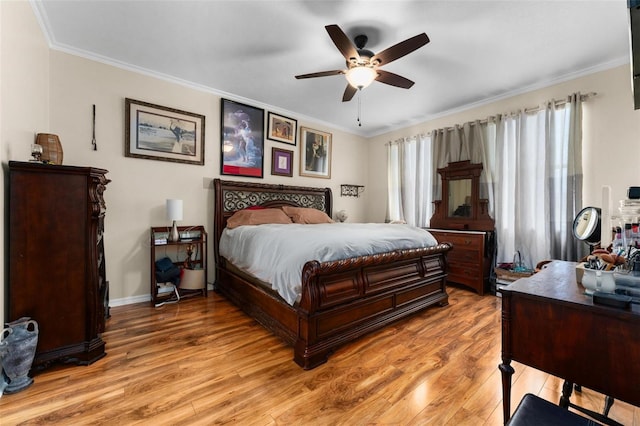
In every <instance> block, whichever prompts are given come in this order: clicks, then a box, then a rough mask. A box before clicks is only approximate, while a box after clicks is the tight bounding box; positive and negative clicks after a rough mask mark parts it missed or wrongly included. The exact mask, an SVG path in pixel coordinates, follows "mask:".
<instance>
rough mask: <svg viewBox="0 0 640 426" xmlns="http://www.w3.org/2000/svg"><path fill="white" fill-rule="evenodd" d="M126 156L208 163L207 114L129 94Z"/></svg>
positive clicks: (126, 118)
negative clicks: (144, 99)
mask: <svg viewBox="0 0 640 426" xmlns="http://www.w3.org/2000/svg"><path fill="white" fill-rule="evenodd" d="M124 143H125V149H124V155H125V157H134V158H145V159H148V160H160V161H172V162H175V163H187V164H198V165H200V166H202V165H204V115H200V114H194V113H192V112H187V111H181V110H179V109H174V108H167V107H163V106H160V105H154V104H150V103H148V102H142V101H136V100H134V99H129V98H125V138H124Z"/></svg>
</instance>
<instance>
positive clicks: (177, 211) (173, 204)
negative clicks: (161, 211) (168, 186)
mask: <svg viewBox="0 0 640 426" xmlns="http://www.w3.org/2000/svg"><path fill="white" fill-rule="evenodd" d="M167 220H170V221H172V222H173V225H172V226H171V232H169V236H168V238H167V240H168V241H172V242H175V241H178V240H180V234H179V233H178V226H177V225H176V221H178V220H182V200H172V199H167Z"/></svg>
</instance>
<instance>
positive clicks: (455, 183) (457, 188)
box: [448, 179, 472, 217]
mask: <svg viewBox="0 0 640 426" xmlns="http://www.w3.org/2000/svg"><path fill="white" fill-rule="evenodd" d="M448 213H449V214H448V216H449V217H471V214H472V211H471V179H456V180H451V181H450V182H449V209H448Z"/></svg>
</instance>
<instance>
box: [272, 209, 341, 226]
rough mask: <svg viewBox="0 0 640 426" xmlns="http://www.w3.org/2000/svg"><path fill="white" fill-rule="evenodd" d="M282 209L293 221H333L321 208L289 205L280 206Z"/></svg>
mask: <svg viewBox="0 0 640 426" xmlns="http://www.w3.org/2000/svg"><path fill="white" fill-rule="evenodd" d="M282 210H284V212H285V213H286V214H287V216H289V217H290V218H291V220H293V222H294V223H333V219H331V218H330V217H329V216H327V214H326V213H325V212H323V211H322V210H318V209H311V208H305V207H289V206H282Z"/></svg>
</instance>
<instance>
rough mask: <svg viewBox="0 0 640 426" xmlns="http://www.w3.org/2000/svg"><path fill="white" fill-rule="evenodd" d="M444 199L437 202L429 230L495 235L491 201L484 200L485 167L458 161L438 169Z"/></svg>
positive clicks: (467, 161) (435, 201) (434, 202)
mask: <svg viewBox="0 0 640 426" xmlns="http://www.w3.org/2000/svg"><path fill="white" fill-rule="evenodd" d="M438 174H439V175H440V176H441V179H440V182H441V184H442V199H441V200H434V201H433V206H434V212H433V216H431V221H430V223H429V226H430V227H431V228H434V229H436V228H441V229H461V230H470V231H493V230H494V229H495V223H494V221H493V219H492V218H491V216H489V213H488V205H489V200H487V199H484V198H480V175H481V174H482V164H479V163H471V162H470V161H469V160H464V161H454V162H451V163H449V164H448V165H447V166H446V167H442V168H439V169H438Z"/></svg>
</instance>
